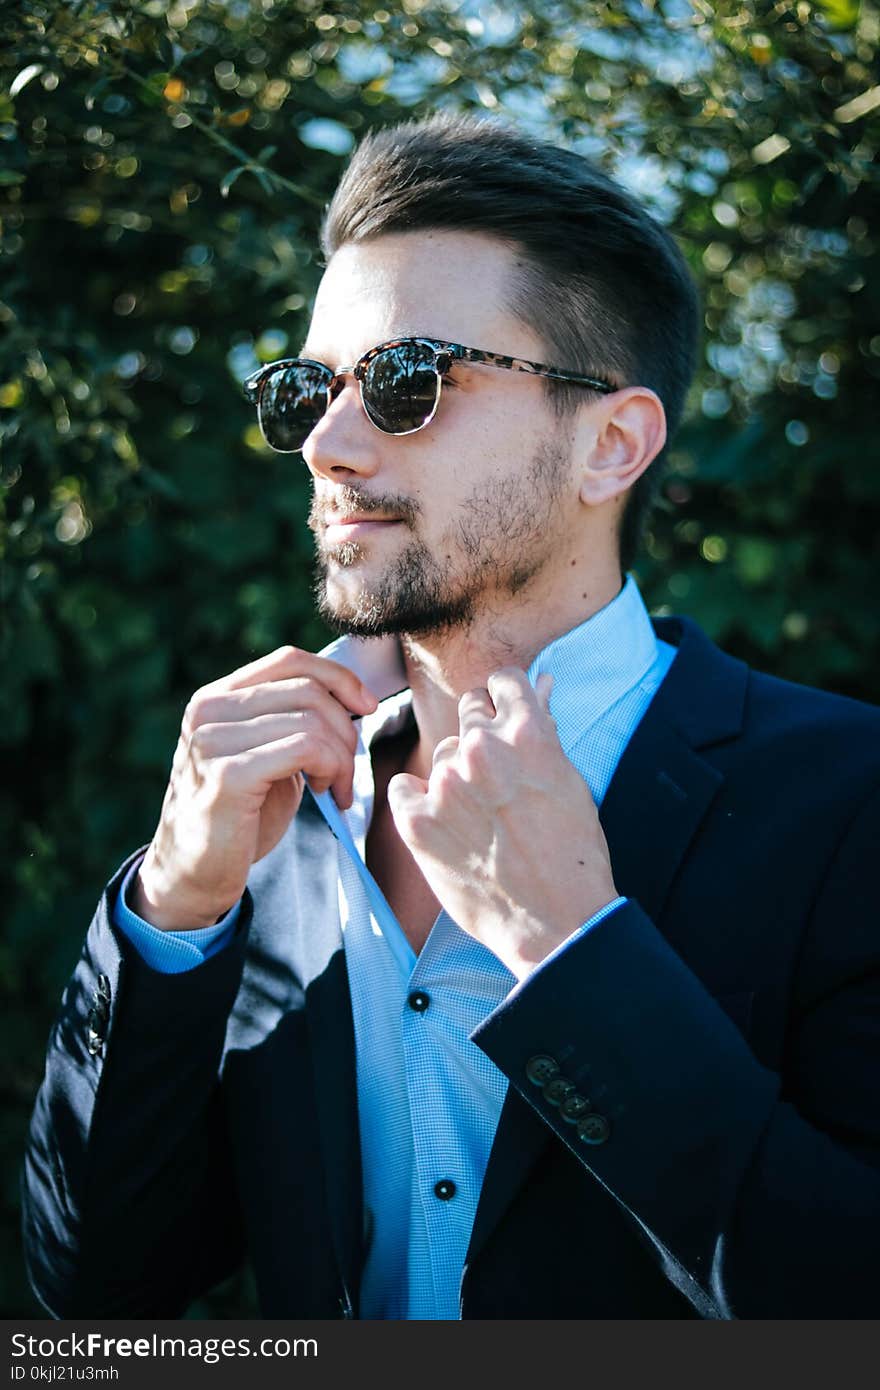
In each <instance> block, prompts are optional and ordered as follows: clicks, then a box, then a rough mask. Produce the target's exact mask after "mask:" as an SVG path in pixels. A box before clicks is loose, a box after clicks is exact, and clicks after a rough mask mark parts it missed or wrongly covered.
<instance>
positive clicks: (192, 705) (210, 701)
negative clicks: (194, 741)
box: [183, 687, 216, 730]
mask: <svg viewBox="0 0 880 1390" xmlns="http://www.w3.org/2000/svg"><path fill="white" fill-rule="evenodd" d="M215 701H216V696H215V695H214V694H213V692H212V691H211V690H209V689H208V688H207V687H203V688H202V689H201V690H197V691H196V693H195V694H194V695H193V696H192V697H191V698H190V701H189V704H188V705H187V707H186V711H185V713H184V717H183V722H184V725H185V726H186V727H187V728H188V729H190V730H193V729H197V728H198V727H199V725H200V724H206V723H207V722H208V720H209V718H210V717H211V712H212V709H213V708H214V706H215Z"/></svg>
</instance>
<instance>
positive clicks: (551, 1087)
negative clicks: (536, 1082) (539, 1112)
mask: <svg viewBox="0 0 880 1390" xmlns="http://www.w3.org/2000/svg"><path fill="white" fill-rule="evenodd" d="M541 1094H542V1095H543V1097H544V1099H545V1100H549V1102H550V1104H551V1105H561V1104H562V1102H563V1101H564V1100H568V1097H569V1096H573V1095H574V1094H575V1088H574V1086H573V1085H572V1083H571V1082H570V1081H566V1079H565V1077H564V1076H554V1077H553V1078H552V1080H550V1081H548V1082H547V1085H546V1086H545V1087H544V1090H543V1091H542V1092H541Z"/></svg>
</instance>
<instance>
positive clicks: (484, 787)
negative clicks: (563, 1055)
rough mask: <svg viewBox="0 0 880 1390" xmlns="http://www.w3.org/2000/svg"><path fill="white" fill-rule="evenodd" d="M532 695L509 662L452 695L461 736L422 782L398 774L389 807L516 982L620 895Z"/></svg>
mask: <svg viewBox="0 0 880 1390" xmlns="http://www.w3.org/2000/svg"><path fill="white" fill-rule="evenodd" d="M538 679H539V688H538V692H537V693H536V692H535V691H533V690H532V688H531V686H530V685H529V683H528V680H527V679H526V676H525V674H524V672H523V671H520V670H518V669H517V668H515V667H505V668H504V669H503V670H500V671H497V672H495V674H494V675H492V676H490V677H489V680H488V689H484V690H469V691H468V692H467V693H466V694H465V695H463V696H462V697H461V699H460V701H459V705H458V711H459V733H458V735H457V736H456V737H452V738H445V739H443V740H442V741H441V742H440V743H439V744H438V745H437V748H436V749H435V752H434V761H433V766H432V768H431V773H430V776H429V778H428V780H427V781H425V780H424V779H423V778H421V777H414V776H411V775H410V774H408V773H399V774H398V775H397V776H396V777H392V779H391V781H390V782H389V784H388V804H389V807H390V809H391V814H392V816H393V817H394V823H395V825H396V827H397V830H398V833H399V834H400V836H401V838H402V839H403V841H404V843H405V844H406V845H407V846H408V847H409V850H410V852H411V853H412V855H413V857H414V859H415V861H416V863H417V864H418V866H419V868H420V870H421V872H422V874H423V875H424V877H425V880H426V881H427V883H428V885H429V887H430V888H431V890H432V892H433V893H434V895H435V897H436V898H437V899H438V901H439V902H440V903H441V904H442V906H443V907H444V908H445V909H446V911H447V912H448V913H449V915H450V916H451V917H452V918H453V920H454V921H455V922H456V923H457V924H458V925H459V926H460V927H461V928H462V929H463V930H464V931H466V932H469V933H470V935H471V936H474V937H476V938H477V939H478V940H479V941H482V942H483V943H484V945H486V946H488V947H489V949H490V950H491V951H493V952H494V954H495V955H496V956H498V958H499V959H500V960H501V961H502V962H503V964H505V965H506V966H507V967H508V969H510V970H511V971H513V973H514V974H515V975H516V976H517V978H518V979H523V978H524V977H525V976H526V975H527V974H528V973H529V972H530V971H531V970H533V969H534V968H535V966H536V965H538V964H539V963H540V962H541V961H542V960H543V959H544V958H545V957H546V956H548V955H549V954H550V952H551V951H553V950H555V948H556V947H557V946H559V945H561V943H562V942H563V941H564V940H565V939H566V937H568V936H570V935H571V933H572V932H573V931H576V929H577V928H578V927H579V926H580V925H581V924H582V923H583V922H585V921H587V920H588V918H590V917H592V916H593V914H594V913H595V912H598V910H599V909H600V908H601V907H604V906H605V905H606V904H607V903H609V902H611V901H613V899H614V898H616V897H617V896H618V893H617V889H616V888H615V886H614V879H613V876H612V873H611V861H610V858H609V855H608V846H607V844H606V842H605V836H604V834H603V832H602V827H601V825H600V824H599V816H598V813H597V811H596V806H595V803H594V801H593V798H592V796H591V794H590V790H589V787H588V786H587V785H586V783H585V782H584V780H583V778H582V777H581V776H580V774H579V773H578V772H577V771H576V769H575V768H574V767H573V766H572V764H571V763H570V762H569V761H568V758H567V757H566V756H565V754H564V753H563V751H562V747H561V745H560V743H559V738H558V736H557V733H556V725H555V724H554V722H553V718H552V716H551V714H550V712H549V706H548V700H549V692H550V686H551V682H552V678H551V677H549V676H541V677H539V678H538Z"/></svg>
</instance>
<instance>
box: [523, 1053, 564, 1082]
mask: <svg viewBox="0 0 880 1390" xmlns="http://www.w3.org/2000/svg"><path fill="white" fill-rule="evenodd" d="M558 1075H559V1063H558V1062H557V1060H556V1058H555V1057H546V1056H544V1055H543V1054H539V1055H538V1056H537V1057H530V1058H529V1060H528V1061H527V1062H526V1076H527V1077H528V1078H529V1080H530V1081H531V1083H532V1085H533V1086H546V1085H547V1082H548V1081H552V1080H553V1078H554V1076H558Z"/></svg>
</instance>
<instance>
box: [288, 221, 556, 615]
mask: <svg viewBox="0 0 880 1390" xmlns="http://www.w3.org/2000/svg"><path fill="white" fill-rule="evenodd" d="M517 254H518V253H517V252H516V251H515V250H513V249H512V248H510V247H508V246H507V245H505V244H504V243H503V242H500V241H497V240H495V239H494V238H491V237H487V236H482V235H478V234H475V233H463V232H449V231H428V232H418V233H415V232H413V233H407V234H400V235H393V236H384V237H380V238H377V239H376V240H375V241H373V242H370V243H365V244H361V245H346V246H343V247H342V248H341V249H340V250H339V251H338V252H337V253H336V254H335V255H334V256H333V257H332V259H331V261H330V264H329V266H328V268H327V271H326V273H325V275H324V277H323V280H322V282H321V286H320V289H319V292H318V297H317V300H316V304H315V311H314V315H313V318H312V323H311V327H310V330H309V335H308V342H307V345H306V347H305V348H304V350H303V353H302V356H306V357H310V358H313V359H317V360H318V361H321V362H325V363H327V364H328V365H329V366H331V367H333V368H334V369H337V368H338V367H340V366H351V365H352V364H353V363H354V362H355V361H357V359H358V358H359V357H360V356H361V354H362V353H363V352H365V351H366V350H367V349H368V348H371V347H374V346H375V345H376V344H377V343H381V342H383V341H385V340H387V339H390V338H395V337H402V336H418V335H421V336H425V337H431V338H438V339H443V340H445V341H448V342H456V343H464V344H465V345H466V346H468V347H474V348H482V349H485V350H488V351H490V352H499V353H504V354H506V355H507V356H518V357H526V358H529V359H531V360H533V361H545V360H547V348H546V346H545V345H544V344H543V343H542V342H541V341H540V339H538V338H537V337H536V336H535V335H534V334H533V333H532V332H531V331H530V330H529V328H528V327H527V326H526V325H525V324H523V323H522V322H521V321H519V320H518V319H516V318H514V317H513V315H512V314H510V312H509V311H508V310H506V309H505V308H504V300H505V294H506V292H507V288H508V285H509V283H510V277H511V276H512V275H513V274H514V273H515V266H516V260H517ZM571 441H572V426H571V422H570V421H567V420H565V419H561V418H559V417H558V416H557V415H556V414H555V413H554V412H553V410H552V408H551V406H550V404H549V402H548V400H547V398H546V394H545V388H544V386H543V383H542V381H541V379H540V378H538V377H534V376H529V375H527V374H524V373H521V372H513V371H504V370H500V369H498V368H495V367H490V366H483V365H473V366H472V365H469V364H460V363H457V364H456V365H455V366H454V367H453V369H452V371H451V373H450V374H449V376H447V378H446V379H445V380H444V383H443V388H442V395H441V400H440V405H439V409H438V411H437V414H436V415H435V417H434V419H433V421H432V422H431V424H430V425H428V426H426V427H425V428H424V429H423V430H420V431H419V432H418V433H416V434H411V435H403V436H393V435H386V434H383V433H381V432H380V431H379V430H377V429H376V428H375V426H373V425H372V424H371V423H370V421H369V420H368V419H367V416H366V414H365V412H364V410H363V408H362V406H361V403H360V395H359V387H358V384H357V382H356V381H355V380H354V378H353V377H350V376H349V377H346V378H345V381H344V388H343V389H342V390H341V391H340V393H339V395H337V396H336V397H335V399H334V400H333V402H332V404H331V406H330V408H329V410H328V411H327V413H326V414H325V415H324V416H323V418H322V419H321V420H320V421H319V422H318V424H317V425H316V426H315V428H314V429H313V431H312V433H311V434H310V436H309V438H308V440H307V441H306V444H305V446H304V448H303V456H304V458H305V460H306V463H307V464H308V466H309V469H310V470H311V473H312V476H313V481H314V497H313V503H312V509H311V513H310V518H309V525H310V526H311V527H312V529H313V531H314V533H315V539H316V544H317V584H316V596H317V600H318V606H319V609H320V611H321V614H322V616H323V617H324V618H325V620H326V621H328V622H329V623H330V624H331V625H332V626H334V627H335V628H336V629H337V630H339V631H345V632H353V633H355V634H357V635H360V636H371V635H381V634H384V633H389V632H397V633H410V634H412V635H414V636H427V635H430V634H436V633H443V632H448V631H450V630H451V629H454V628H459V627H466V626H469V625H470V624H471V623H472V622H473V621H474V620H475V619H476V618H479V617H481V616H484V615H490V614H491V615H493V616H498V617H501V616H503V613H504V611H505V609H506V608H507V607H508V606H509V605H510V603H511V600H512V598H513V596H514V595H520V596H521V597H522V596H524V594H525V593H526V591H529V592H531V593H535V586H541V589H542V591H544V592H546V594H547V595H550V594H552V578H553V574H554V572H555V571H556V570H557V569H558V568H559V567H560V566H561V565H563V564H565V563H568V562H567V561H566V560H565V559H564V551H565V548H566V537H567V528H568V527H570V526H571V525H572V523H573V518H574V516H575V514H576V510H577V509H576V505H575V503H576V498H577V484H576V482H575V481H574V479H573V476H572V467H571ZM354 512H357V513H359V514H361V515H363V514H364V513H369V514H370V517H372V518H375V519H373V520H370V521H369V522H368V524H366V525H365V524H363V522H362V523H361V524H360V525H358V526H354V525H346V524H340V520H341V519H342V518H344V517H345V516H346V515H348V514H351V513H354Z"/></svg>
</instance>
